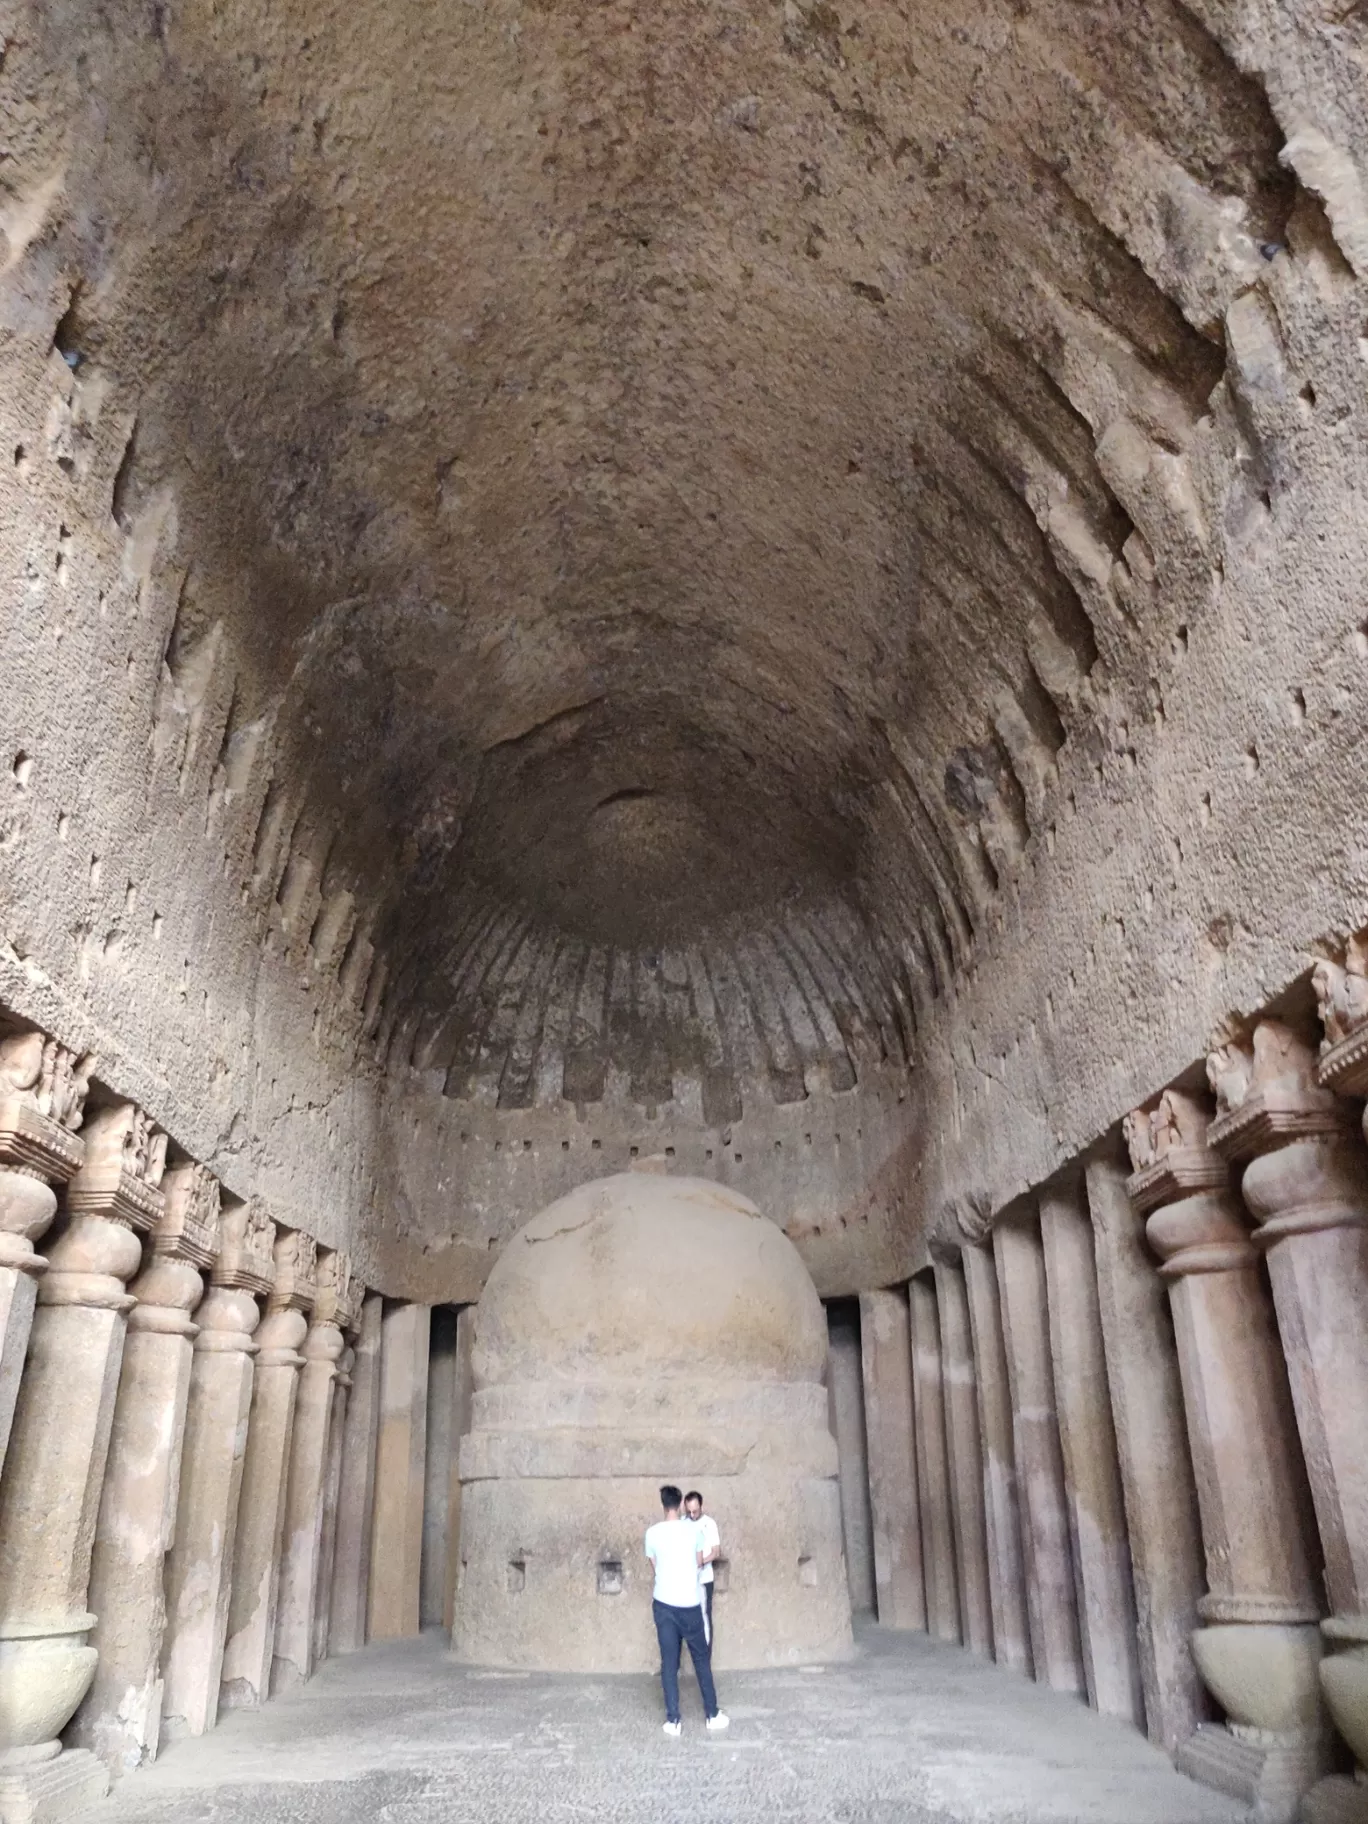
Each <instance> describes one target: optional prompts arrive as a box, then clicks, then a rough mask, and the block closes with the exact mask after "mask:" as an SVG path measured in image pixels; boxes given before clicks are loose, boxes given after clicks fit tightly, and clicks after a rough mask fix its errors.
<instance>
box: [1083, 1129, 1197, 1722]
mask: <svg viewBox="0 0 1368 1824" xmlns="http://www.w3.org/2000/svg"><path fill="white" fill-rule="evenodd" d="M1127 1175H1128V1174H1127V1171H1126V1168H1125V1165H1124V1164H1123V1163H1122V1162H1121V1161H1120V1160H1119V1159H1116V1158H1114V1157H1111V1156H1104V1157H1101V1158H1097V1159H1093V1160H1090V1161H1089V1163H1088V1167H1087V1196H1088V1209H1089V1214H1090V1216H1091V1218H1092V1225H1093V1252H1094V1257H1095V1260H1096V1265H1097V1289H1098V1307H1099V1311H1100V1314H1101V1320H1102V1337H1103V1342H1104V1345H1105V1348H1106V1358H1107V1384H1108V1387H1109V1388H1110V1391H1111V1402H1112V1412H1113V1414H1114V1416H1115V1419H1116V1442H1117V1451H1118V1457H1119V1462H1120V1468H1121V1483H1122V1488H1123V1490H1124V1492H1125V1501H1126V1521H1127V1532H1128V1536H1129V1539H1130V1550H1131V1569H1132V1572H1133V1574H1134V1582H1135V1604H1136V1612H1137V1625H1138V1633H1137V1640H1138V1645H1139V1653H1140V1677H1141V1683H1142V1685H1143V1688H1144V1700H1145V1723H1146V1727H1147V1728H1148V1731H1149V1735H1150V1739H1151V1740H1152V1741H1156V1742H1160V1743H1162V1744H1163V1746H1164V1747H1165V1748H1167V1749H1169V1751H1170V1752H1172V1751H1173V1750H1174V1749H1175V1748H1176V1747H1177V1746H1178V1744H1179V1743H1180V1742H1182V1741H1184V1740H1186V1738H1187V1737H1188V1736H1190V1735H1191V1734H1192V1732H1193V1730H1194V1729H1195V1728H1196V1727H1197V1724H1198V1723H1199V1722H1200V1721H1201V1720H1202V1719H1203V1718H1204V1716H1205V1715H1206V1713H1207V1703H1206V1698H1205V1693H1204V1692H1203V1689H1202V1685H1201V1681H1200V1679H1199V1678H1198V1676H1197V1668H1196V1666H1195V1664H1194V1663H1193V1659H1192V1652H1191V1649H1190V1647H1189V1645H1188V1639H1189V1636H1190V1634H1191V1632H1192V1630H1193V1628H1194V1627H1195V1626H1196V1625H1197V1602H1198V1598H1199V1597H1200V1596H1201V1594H1202V1590H1203V1580H1202V1535H1201V1526H1200V1522H1199V1519H1198V1514H1197V1490H1196V1485H1195V1483H1194V1480H1193V1474H1192V1460H1191V1455H1190V1452H1189V1450H1188V1441H1187V1428H1186V1425H1185V1423H1184V1418H1183V1390H1182V1383H1181V1381H1180V1379H1179V1374H1178V1355H1177V1347H1176V1344H1175V1342H1174V1337H1173V1320H1172V1318H1171V1316H1170V1313H1169V1308H1168V1295H1167V1292H1166V1290H1165V1287H1164V1282H1163V1280H1162V1279H1161V1278H1160V1277H1159V1274H1158V1272H1157V1270H1156V1267H1157V1263H1156V1261H1155V1260H1154V1257H1153V1255H1152V1254H1150V1252H1149V1251H1148V1249H1147V1248H1146V1247H1145V1243H1144V1222H1143V1219H1142V1217H1141V1216H1140V1214H1139V1213H1138V1212H1137V1210H1136V1209H1135V1208H1134V1206H1133V1205H1132V1203H1131V1201H1130V1198H1129V1197H1128V1196H1127V1194H1126V1182H1125V1181H1126V1177H1127Z"/></svg>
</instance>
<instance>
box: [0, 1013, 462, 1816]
mask: <svg viewBox="0 0 1368 1824" xmlns="http://www.w3.org/2000/svg"><path fill="white" fill-rule="evenodd" d="M93 1070H94V1060H93V1059H92V1058H78V1057H76V1056H75V1055H74V1054H73V1053H72V1052H71V1051H69V1050H68V1049H67V1048H65V1047H64V1046H62V1045H60V1044H59V1043H57V1042H56V1041H55V1040H53V1039H51V1038H49V1037H47V1036H46V1035H44V1034H43V1033H40V1032H33V1031H29V1032H19V1033H15V1032H11V1033H10V1034H9V1036H7V1037H0V1824H46V1821H47V1820H52V1821H53V1824H56V1821H57V1820H65V1819H67V1818H69V1817H70V1816H71V1815H72V1814H73V1813H74V1812H75V1811H77V1810H78V1809H79V1808H80V1807H81V1806H82V1805H83V1804H86V1803H89V1802H91V1801H93V1800H94V1799H96V1798H98V1797H100V1796H101V1795H102V1794H103V1793H104V1792H105V1791H106V1790H107V1789H108V1783H109V1777H110V1775H111V1773H113V1774H117V1773H121V1772H123V1771H125V1770H127V1769H129V1768H132V1767H136V1766H138V1765H139V1764H140V1763H141V1762H143V1761H146V1760H149V1759H151V1758H153V1757H154V1756H155V1754H156V1752H157V1748H158V1744H159V1742H160V1741H163V1740H169V1739H173V1738H174V1737H176V1736H178V1735H197V1734H201V1733H203V1732H204V1731H206V1730H208V1729H210V1728H212V1727H213V1725H214V1723H215V1720H216V1718H217V1717H218V1715H219V1713H220V1710H221V1709H224V1708H231V1707H234V1706H244V1705H254V1704H259V1703H261V1702H262V1701H264V1700H265V1699H266V1698H267V1697H268V1695H270V1694H272V1693H274V1692H277V1691H280V1690H284V1689H289V1688H290V1687H291V1686H293V1685H296V1684H298V1683H299V1682H300V1681H302V1680H303V1679H305V1678H307V1677H308V1676H309V1674H310V1672H311V1671H312V1669H313V1668H314V1666H315V1665H316V1664H317V1663H318V1662H319V1661H320V1660H321V1659H322V1658H324V1657H325V1656H326V1655H328V1654H329V1653H337V1652H346V1651H349V1650H350V1649H353V1648H356V1647H359V1646H361V1645H362V1644H363V1643H364V1641H365V1640H366V1638H367V1637H368V1635H396V1634H406V1633H416V1632H417V1631H418V1626H419V1566H420V1555H421V1548H422V1527H423V1481H424V1462H423V1447H422V1430H423V1427H424V1426H425V1423H426V1404H425V1402H426V1396H427V1347H428V1326H429V1313H428V1310H427V1308H426V1307H424V1306H418V1305H407V1304H393V1303H390V1302H387V1301H383V1300H382V1299H381V1298H380V1297H379V1296H378V1295H376V1294H374V1293H371V1294H366V1293H365V1291H364V1289H363V1288H362V1287H361V1286H360V1285H358V1284H357V1283H356V1281H355V1280H354V1278H353V1275H352V1272H351V1267H350V1263H349V1261H348V1257H347V1256H346V1254H345V1253H343V1252H341V1251H340V1250H337V1249H328V1248H321V1247H318V1246H317V1245H316V1243H315V1241H314V1239H313V1238H312V1237H311V1236H309V1235H307V1234H306V1233H304V1232H303V1231H302V1230H299V1229H291V1228H286V1227H284V1226H282V1225H280V1224H277V1223H275V1222H274V1221H272V1219H271V1218H270V1216H269V1215H268V1214H267V1213H266V1212H265V1211H264V1210H263V1209H261V1208H260V1207H259V1206H258V1205H255V1204H248V1203H242V1202H233V1201H232V1200H230V1199H228V1198H226V1197H224V1196H222V1195H221V1193H220V1187H219V1185H218V1183H217V1182H216V1180H215V1179H214V1178H213V1177H212V1176H211V1174H210V1173H209V1172H208V1171H206V1170H205V1168H204V1167H203V1166H202V1165H200V1164H197V1163H195V1162H194V1161H191V1160H185V1161H182V1162H179V1163H177V1162H174V1161H173V1162H172V1163H170V1164H168V1162H167V1149H168V1142H167V1137H166V1136H165V1135H164V1134H162V1133H160V1132H158V1131H157V1129H156V1128H155V1127H154V1126H153V1125H152V1123H151V1122H150V1121H149V1120H148V1118H147V1116H146V1115H145V1113H144V1112H143V1111H142V1110H141V1109H140V1108H138V1107H137V1106H136V1105H135V1104H133V1103H131V1102H129V1101H125V1100H120V1099H118V1098H116V1097H112V1096H109V1095H102V1092H101V1091H100V1090H99V1088H98V1086H97V1087H96V1088H95V1089H94V1090H93V1091H92V1087H91V1078H92V1074H93ZM39 1242H41V1245H42V1252H41V1253H40V1252H39V1251H38V1248H37V1247H36V1246H35V1243H39ZM415 1434H417V1444H416V1448H415ZM415 1463H416V1471H415Z"/></svg>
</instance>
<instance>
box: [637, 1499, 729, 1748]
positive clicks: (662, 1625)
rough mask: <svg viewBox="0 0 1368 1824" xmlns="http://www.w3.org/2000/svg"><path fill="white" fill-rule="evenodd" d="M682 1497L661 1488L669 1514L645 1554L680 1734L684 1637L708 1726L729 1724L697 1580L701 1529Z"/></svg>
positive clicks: (668, 1728)
mask: <svg viewBox="0 0 1368 1824" xmlns="http://www.w3.org/2000/svg"><path fill="white" fill-rule="evenodd" d="M683 1501H684V1497H683V1496H682V1495H681V1494H680V1492H679V1490H678V1489H677V1488H676V1487H675V1486H674V1484H673V1483H672V1482H667V1483H666V1485H665V1486H664V1488H662V1489H661V1491H660V1505H661V1506H662V1507H663V1508H664V1510H665V1518H664V1519H663V1520H657V1521H656V1523H655V1525H654V1526H648V1527H647V1529H646V1556H647V1557H648V1558H649V1559H650V1561H651V1563H652V1564H653V1565H654V1566H655V1590H654V1592H653V1597H652V1602H651V1612H652V1614H653V1615H654V1617H655V1625H656V1638H657V1639H658V1640H659V1642H660V1683H661V1687H662V1689H663V1690H664V1693H665V1733H666V1735H671V1736H674V1735H678V1734H679V1733H680V1729H681V1724H680V1720H679V1649H680V1647H681V1646H682V1645H683V1643H684V1642H685V1641H687V1642H688V1645H689V1657H690V1658H691V1659H692V1660H693V1669H694V1676H695V1677H696V1678H697V1680H698V1689H699V1693H700V1695H701V1696H702V1699H703V1712H704V1715H705V1716H706V1717H707V1727H708V1729H709V1730H710V1731H712V1732H713V1733H714V1734H716V1733H717V1732H719V1731H720V1730H723V1729H725V1728H726V1727H727V1725H728V1723H729V1721H730V1720H731V1719H730V1718H729V1717H726V1716H724V1715H723V1714H722V1712H721V1711H720V1710H719V1709H718V1707H717V1691H716V1689H715V1687H714V1685H713V1675H712V1664H711V1661H710V1659H709V1655H708V1635H707V1628H706V1625H705V1623H704V1620H703V1586H702V1584H701V1583H700V1582H699V1575H698V1573H699V1560H700V1558H701V1556H702V1553H701V1551H700V1549H699V1538H698V1528H697V1527H696V1526H695V1525H694V1523H693V1521H692V1520H686V1519H685V1518H684V1517H683V1515H682V1514H681V1512H680V1508H681V1507H682V1505H683Z"/></svg>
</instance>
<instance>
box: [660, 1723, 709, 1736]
mask: <svg viewBox="0 0 1368 1824" xmlns="http://www.w3.org/2000/svg"><path fill="white" fill-rule="evenodd" d="M660 1726H661V1728H662V1729H663V1730H664V1731H665V1733H666V1735H669V1736H676V1735H682V1734H683V1732H684V1725H683V1723H662V1724H661V1725H660ZM708 1727H709V1729H711V1728H712V1724H711V1723H709V1724H708Z"/></svg>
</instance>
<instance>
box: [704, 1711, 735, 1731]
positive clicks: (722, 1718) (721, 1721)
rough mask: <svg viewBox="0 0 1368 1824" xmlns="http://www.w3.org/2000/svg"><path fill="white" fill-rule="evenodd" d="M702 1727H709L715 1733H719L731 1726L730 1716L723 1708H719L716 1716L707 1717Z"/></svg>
mask: <svg viewBox="0 0 1368 1824" xmlns="http://www.w3.org/2000/svg"><path fill="white" fill-rule="evenodd" d="M704 1727H705V1728H707V1729H711V1730H712V1731H713V1733H714V1734H715V1735H720V1734H721V1733H722V1731H723V1730H724V1729H730V1728H731V1718H730V1717H729V1716H728V1715H727V1713H726V1711H725V1710H719V1711H718V1713H717V1715H716V1716H710V1717H709V1718H708V1720H707V1722H706V1724H705V1725H704Z"/></svg>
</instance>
